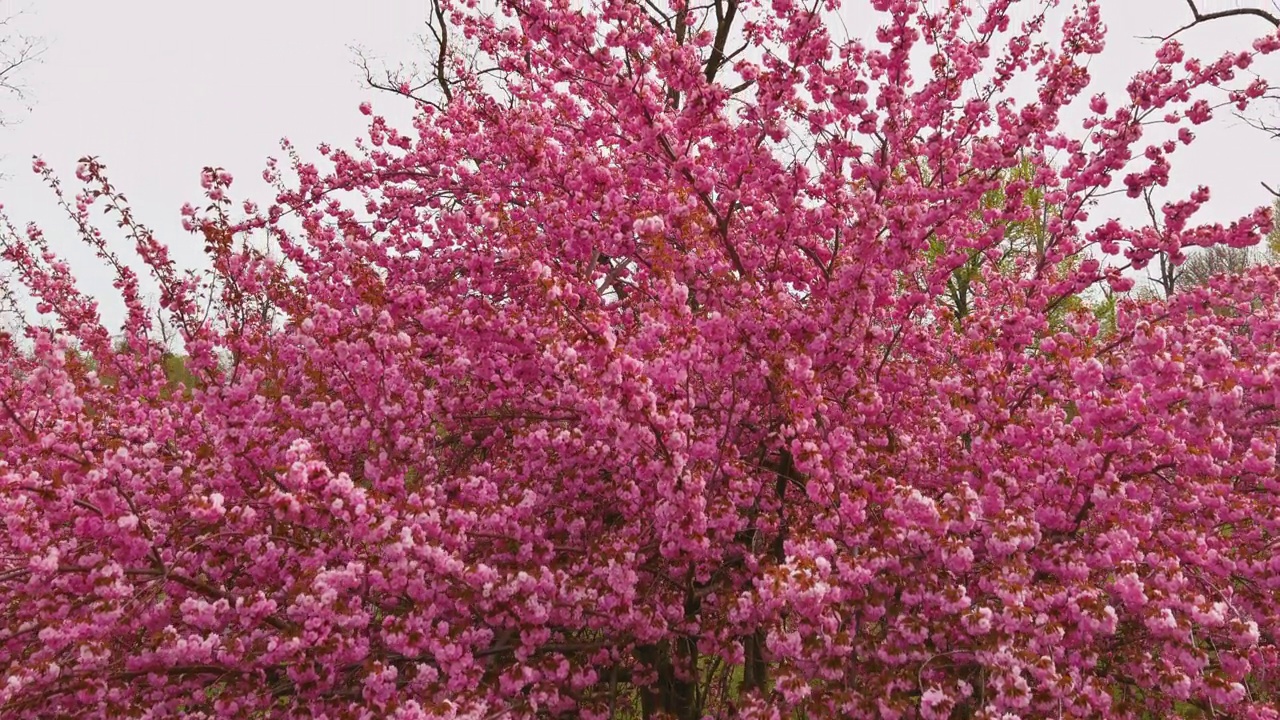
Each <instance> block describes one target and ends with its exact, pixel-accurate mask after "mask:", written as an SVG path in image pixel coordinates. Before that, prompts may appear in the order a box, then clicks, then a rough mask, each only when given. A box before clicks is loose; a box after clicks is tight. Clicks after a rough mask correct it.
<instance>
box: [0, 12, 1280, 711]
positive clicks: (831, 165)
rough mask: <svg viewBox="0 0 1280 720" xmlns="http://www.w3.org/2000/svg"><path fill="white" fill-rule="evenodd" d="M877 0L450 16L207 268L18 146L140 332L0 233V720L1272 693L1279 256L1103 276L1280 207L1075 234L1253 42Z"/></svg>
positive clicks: (1245, 700) (82, 178) (189, 215)
mask: <svg viewBox="0 0 1280 720" xmlns="http://www.w3.org/2000/svg"><path fill="white" fill-rule="evenodd" d="M871 5H872V7H870V8H863V7H857V8H843V9H842V8H840V7H838V6H837V5H836V4H835V3H827V4H799V3H795V2H792V1H791V0H775V1H774V2H772V3H768V4H760V3H754V2H748V1H746V0H712V2H710V3H704V4H700V5H698V4H674V5H669V6H661V5H657V4H651V3H648V2H645V3H637V2H630V1H627V0H599V1H593V2H590V3H588V4H585V5H579V4H571V3H569V2H565V1H563V0H550V1H548V0H502V1H501V2H499V3H498V4H497V7H496V9H493V8H486V7H483V6H481V5H478V4H475V3H455V2H444V1H443V0H442V2H441V3H440V4H439V5H438V8H439V14H440V16H439V18H438V20H439V22H440V23H444V24H445V25H437V26H436V27H445V26H446V25H447V28H448V30H447V37H449V38H452V40H451V41H450V42H451V44H450V45H449V47H446V48H442V49H441V52H440V55H439V58H438V62H437V64H436V65H435V66H434V67H435V68H436V72H435V74H433V76H432V77H434V78H435V79H436V80H437V81H438V82H439V83H443V86H442V87H440V88H434V89H433V87H425V88H419V89H417V90H414V89H413V88H408V89H407V90H406V92H415V93H419V94H420V95H421V98H422V99H423V100H424V102H423V103H422V107H421V112H420V114H419V115H418V117H417V119H416V120H415V122H414V124H413V127H412V128H395V127H392V126H390V124H389V123H388V122H387V121H385V120H384V119H383V118H381V117H379V116H377V115H373V109H372V108H371V107H370V106H367V105H366V106H364V107H363V108H362V110H363V112H365V113H366V114H369V115H370V116H371V120H370V125H369V131H368V135H367V137H365V138H364V139H362V140H361V141H359V142H357V143H356V144H355V145H354V146H353V147H351V148H347V149H341V148H336V147H329V146H322V147H321V148H320V149H319V153H320V156H321V157H322V158H323V160H322V161H319V162H310V161H308V160H306V159H305V158H303V157H302V155H301V154H300V153H298V152H296V151H295V150H294V149H293V148H292V147H288V150H289V153H290V157H291V161H290V162H287V163H274V162H273V163H272V164H270V165H269V167H268V169H267V171H266V176H267V178H268V179H269V180H270V181H272V182H274V183H276V186H277V188H278V193H277V195H276V197H275V198H274V199H273V200H272V201H270V202H269V203H266V204H263V205H255V204H253V203H251V202H236V201H233V199H232V196H231V195H230V189H229V188H230V186H231V176H230V175H229V174H228V173H226V172H225V171H222V170H219V169H216V168H209V169H206V170H205V171H204V174H203V176H202V177H203V182H204V186H205V188H206V191H207V196H208V197H207V201H206V202H205V203H202V206H201V207H195V206H189V207H187V208H185V209H184V218H185V220H186V223H187V226H188V228H189V229H190V230H191V231H192V232H193V233H194V236H195V237H197V238H199V239H200V241H202V242H203V243H204V246H205V249H206V251H207V253H208V257H209V270H208V272H206V273H201V272H198V271H185V270H183V269H181V268H178V267H176V266H175V264H174V262H173V261H172V260H171V259H170V258H169V255H168V252H167V249H166V246H165V245H164V244H163V243H161V242H160V241H159V240H158V239H157V238H155V237H154V235H153V234H152V233H151V232H150V231H149V230H148V229H147V228H146V227H145V226H143V225H141V224H140V222H139V221H138V220H137V219H136V218H135V217H134V216H133V214H132V213H131V211H130V210H129V207H128V204H127V203H126V202H125V200H124V198H123V197H122V196H121V195H120V193H119V192H118V191H117V190H116V189H115V188H114V187H113V186H112V185H111V184H110V183H109V182H108V181H107V179H106V175H105V173H104V168H103V166H102V164H101V163H100V162H99V161H98V160H97V159H94V158H86V159H85V160H84V161H83V162H82V164H81V166H80V168H79V170H78V173H77V175H78V180H79V182H80V187H79V189H78V190H76V191H74V192H72V191H64V189H63V186H62V185H61V184H60V183H59V181H58V180H57V178H56V177H55V175H54V174H53V173H52V171H51V170H50V169H49V168H48V167H46V166H45V165H44V164H43V163H42V162H40V161H37V162H36V166H35V170H36V171H37V172H40V173H43V174H44V175H45V177H46V178H47V179H48V181H49V182H50V184H51V186H52V188H53V190H54V191H55V192H57V193H58V196H59V198H61V199H62V201H63V203H64V207H65V208H66V210H67V213H68V216H69V218H70V220H71V224H72V226H73V227H75V228H76V229H77V230H78V232H79V235H80V236H81V238H82V239H83V240H84V242H85V243H86V246H87V247H88V248H90V249H91V250H92V251H93V252H96V253H97V254H98V255H99V256H100V257H101V259H102V261H103V262H104V263H106V264H107V265H108V266H110V267H112V268H114V269H115V271H116V273H117V283H116V285H117V287H118V289H119V292H120V294H121V296H122V297H123V299H124V302H125V306H126V308H127V319H126V321H125V324H124V328H123V342H122V344H119V345H118V344H116V343H115V342H114V341H113V338H112V336H111V334H110V333H109V332H108V330H107V329H106V328H105V327H104V326H103V323H102V321H101V318H100V315H99V312H98V306H97V302H96V301H95V300H94V299H93V298H91V297H89V296H87V295H85V294H84V293H82V292H80V291H79V290H77V289H76V287H75V282H74V278H73V277H72V276H71V274H70V271H69V270H68V268H67V266H66V265H65V264H64V263H63V262H62V261H61V260H60V259H59V258H58V257H57V256H56V255H55V254H54V253H52V252H50V249H49V244H48V242H47V240H46V239H45V236H44V234H43V232H42V231H41V230H40V229H38V228H34V227H28V228H19V227H17V226H15V225H14V224H13V223H12V222H10V221H5V227H6V228H7V229H6V230H5V231H4V232H3V233H0V253H2V257H3V258H4V260H5V261H6V262H7V264H8V266H9V267H10V268H11V270H12V272H13V276H14V277H15V278H17V279H18V280H20V281H21V283H22V286H23V287H24V288H25V291H26V292H27V293H29V295H30V296H31V299H32V300H33V301H34V302H35V303H36V305H37V307H36V309H37V311H38V312H39V313H40V314H41V317H40V318H35V319H33V320H32V321H31V322H29V323H28V324H27V326H26V328H25V330H24V333H25V334H24V335H20V336H5V337H4V338H3V342H2V343H0V361H2V363H3V367H4V371H3V372H0V510H2V512H3V518H4V523H5V533H3V535H0V667H3V668H4V681H3V683H0V715H3V716H4V717H13V718H34V717H50V716H63V715H68V716H99V717H165V716H175V715H182V716H189V717H209V718H215V717H225V718H230V717H296V718H304V717H305V718H311V717H328V718H372V717H402V718H410V717H434V718H464V717H465V718H498V717H586V718H611V717H612V718H625V717H644V718H658V717H668V718H700V717H706V716H711V717H726V718H729V717H733V718H783V717H786V718H801V717H808V718H814V717H884V718H926V719H933V718H947V717H959V718H1016V717H1027V718H1032V717H1062V718H1067V717H1074V718H1086V717H1088V718H1094V717H1105V718H1138V717H1168V716H1173V715H1183V716H1188V717H1239V718H1259V719H1261V718H1277V717H1280V712H1278V711H1277V703H1278V702H1280V697H1278V695H1277V693H1278V692H1280V689H1278V688H1280V686H1278V684H1277V683H1280V676H1278V673H1280V646H1278V645H1277V633H1278V632H1280V603H1277V602H1276V597H1277V592H1278V591H1280V513H1277V506H1278V500H1280V475H1277V470H1276V465H1275V459H1276V444H1277V425H1278V423H1280V409H1278V405H1280V273H1277V271H1276V270H1274V269H1272V268H1266V267H1260V268H1253V269H1250V270H1248V271H1247V272H1244V273H1241V274H1239V275H1237V276H1234V277H1230V278H1220V279H1218V280H1214V281H1211V282H1210V284H1209V285H1208V286H1206V287H1200V288H1189V289H1187V290H1185V291H1181V292H1178V293H1176V294H1174V295H1172V296H1170V297H1169V298H1167V299H1164V298H1160V299H1151V300H1134V299H1125V298H1124V297H1123V296H1124V293H1125V292H1126V291H1127V290H1129V289H1130V288H1131V287H1132V285H1133V279H1132V278H1133V277H1134V275H1135V273H1136V272H1139V271H1142V270H1143V269H1144V268H1145V267H1146V266H1147V265H1148V264H1149V263H1151V262H1152V261H1153V260H1155V259H1156V258H1158V257H1161V256H1162V255H1161V254H1162V253H1163V257H1168V258H1173V259H1175V261H1177V260H1180V259H1181V258H1182V257H1183V256H1184V255H1183V251H1184V249H1186V250H1189V249H1190V248H1194V247H1218V246H1226V247H1247V246H1250V245H1252V244H1255V243H1257V242H1258V241H1259V239H1260V237H1261V236H1262V235H1265V233H1266V232H1267V231H1268V230H1269V228H1270V225H1271V214H1270V210H1269V209H1268V208H1259V209H1258V210H1257V211H1256V212H1253V213H1251V214H1249V215H1248V216H1246V217H1242V218H1240V219H1239V220H1237V221H1235V222H1231V223H1227V224H1220V223H1211V222H1199V221H1197V220H1196V215H1197V213H1198V212H1199V211H1200V210H1201V209H1202V207H1203V206H1204V204H1205V203H1206V202H1207V201H1208V198H1209V191H1208V190H1207V189H1205V188H1200V189H1197V190H1196V191H1195V192H1193V193H1192V194H1191V195H1190V196H1189V197H1186V198H1180V199H1179V198H1175V199H1171V200H1168V201H1166V202H1164V203H1162V204H1153V206H1152V207H1153V208H1154V212H1155V213H1156V216H1157V219H1158V222H1157V223H1153V224H1152V225H1150V226H1146V225H1131V224H1127V223H1124V222H1121V221H1120V220H1117V219H1106V218H1102V217H1094V216H1092V214H1096V213H1097V207H1096V202H1097V200H1098V199H1099V198H1100V197H1101V196H1102V195H1104V194H1108V193H1119V194H1120V195H1125V196H1127V197H1129V198H1131V199H1132V200H1133V201H1134V202H1135V203H1142V202H1145V201H1144V199H1143V198H1144V197H1148V191H1150V190H1153V189H1155V188H1163V187H1165V185H1166V183H1167V182H1168V179H1169V175H1170V172H1171V160H1170V158H1171V156H1172V155H1174V154H1176V151H1177V150H1178V149H1179V148H1180V147H1182V146H1183V145H1186V144H1189V143H1192V142H1194V141H1195V134H1194V131H1193V128H1194V127H1195V126H1197V125H1200V124H1203V123H1205V122H1209V121H1211V120H1212V116H1213V114H1214V112H1215V110H1217V109H1219V108H1220V107H1221V104H1222V103H1223V102H1224V101H1223V98H1226V101H1225V102H1226V103H1227V104H1229V105H1233V106H1237V107H1246V106H1247V105H1248V104H1249V102H1250V101H1251V100H1253V99H1255V98H1257V97H1260V96H1262V95H1264V94H1265V93H1266V92H1267V90H1268V88H1267V87H1266V86H1265V84H1264V83H1261V82H1257V81H1251V82H1245V81H1241V80H1240V79H1239V78H1238V77H1237V76H1238V73H1239V72H1240V71H1241V70H1242V69H1244V68H1247V67H1249V65H1250V64H1251V63H1252V62H1253V61H1254V60H1255V58H1256V57H1257V56H1258V55H1260V54H1265V53H1271V52H1274V51H1275V50H1277V49H1280V37H1278V36H1276V35H1267V36H1264V37H1261V38H1260V39H1259V40H1258V41H1257V42H1256V43H1255V44H1254V45H1253V46H1252V47H1248V48H1243V49H1241V50H1238V51H1234V52H1231V53H1228V54H1226V55H1224V56H1222V57H1219V58H1214V59H1206V60H1200V59H1193V58H1190V57H1186V56H1184V52H1183V50H1182V48H1181V47H1180V45H1179V44H1178V43H1177V41H1176V39H1175V40H1170V41H1168V42H1166V43H1164V44H1163V45H1161V46H1160V47H1159V49H1158V50H1157V51H1156V52H1155V56H1154V57H1153V59H1152V64H1151V66H1150V68H1149V69H1148V70H1146V71H1143V72H1141V73H1139V74H1138V75H1137V76H1136V77H1134V78H1133V80H1132V82H1131V83H1130V84H1129V85H1128V87H1127V90H1126V92H1125V93H1124V94H1123V95H1122V96H1113V97H1107V96H1104V95H1101V94H1092V95H1090V94H1088V92H1087V91H1088V87H1089V83H1090V75H1091V71H1090V59H1091V58H1092V57H1093V56H1094V55H1096V54H1097V53H1098V52H1100V51H1101V49H1102V47H1103V43H1104V36H1105V33H1104V25H1103V14H1102V9H1101V7H1100V4H1099V3H1097V2H1088V1H1084V2H1080V3H1079V4H1078V5H1076V6H1075V7H1073V8H1059V7H1056V4H1055V3H1053V2H1031V1H1030V0H1024V1H1022V2H1017V1H1015V0H989V1H988V2H984V3H975V2H964V1H961V0H950V1H949V2H945V3H939V2H924V1H923V0H874V1H873V2H872V3H871ZM854 11H856V12H857V14H858V16H857V24H858V26H859V27H867V28H874V30H873V31H872V32H870V33H869V34H868V35H869V36H868V37H856V36H854V35H852V34H850V33H849V32H848V31H847V30H846V29H845V28H846V26H847V23H845V22H842V20H841V17H842V16H841V13H842V12H854ZM1049 28H1054V30H1053V31H1052V32H1050V31H1049V30H1048V29H1049ZM1028 86H1030V90H1029V91H1025V90H1023V89H1021V88H1026V87H1028ZM445 89H447V92H444V90H445ZM1068 110H1071V111H1073V112H1077V114H1083V116H1084V118H1085V119H1084V120H1083V123H1080V122H1078V121H1073V122H1068V121H1067V120H1066V119H1065V118H1066V117H1067V111H1068ZM1113 188H1114V189H1113ZM99 210H102V211H105V212H107V213H108V215H107V217H109V218H111V219H112V220H113V221H114V222H115V223H117V224H118V228H119V229H120V230H121V231H122V232H123V235H124V236H125V237H127V238H129V240H130V245H131V250H132V252H133V253H134V254H135V255H136V256H137V259H136V260H131V259H128V258H125V257H123V256H122V255H121V254H120V253H121V250H118V249H116V247H115V245H114V244H113V243H112V241H110V240H109V238H110V237H111V233H109V232H104V231H100V230H99V229H98V227H97V226H96V225H95V224H94V219H95V214H96V213H98V211H99ZM1011 245H1016V246H1017V251H1016V252H1010V246H1011ZM139 262H140V263H142V264H143V265H145V267H146V271H147V272H148V273H149V274H150V276H151V278H152V280H153V281H154V283H155V284H156V286H157V287H159V289H160V295H159V308H158V310H157V309H156V308H151V307H149V306H148V305H147V304H146V303H145V302H144V301H143V300H142V291H141V290H140V282H141V281H140V277H139V274H138V272H137V271H136V270H135V267H140V266H138V263H139ZM957 272H962V273H963V278H964V284H965V291H964V301H963V310H961V309H960V305H959V304H958V303H957V302H956V299H955V298H956V295H955V287H956V284H955V280H956V278H957V277H958V276H957ZM1097 288H1102V289H1105V290H1106V291H1107V292H1109V293H1112V294H1113V297H1118V298H1120V299H1119V300H1118V301H1117V302H1116V308H1115V313H1114V316H1113V317H1112V318H1111V321H1110V323H1109V325H1110V326H1109V327H1107V328H1105V329H1104V328H1102V327H1100V324H1099V321H1098V320H1097V319H1096V318H1095V317H1094V314H1093V313H1092V312H1091V311H1090V310H1089V309H1088V308H1087V307H1085V306H1084V305H1083V304H1081V303H1080V302H1079V298H1080V297H1081V296H1082V294H1085V293H1088V292H1090V291H1092V290H1094V289H1097ZM157 312H158V314H157ZM161 320H163V322H164V328H162V327H161ZM166 329H167V330H166ZM166 333H174V334H176V337H177V338H178V339H179V342H180V345H181V350H180V352H181V354H182V355H183V357H184V358H185V360H184V363H183V366H182V376H181V377H180V378H178V377H175V373H174V372H173V371H172V368H171V367H168V370H169V371H168V372H166V369H167V366H168V363H167V359H168V357H169V356H168V355H167V353H169V352H170V351H171V350H172V349H173V348H170V347H168V346H166V344H165V343H164V342H161V340H160V338H161V337H162V336H164V335H165V334H166Z"/></svg>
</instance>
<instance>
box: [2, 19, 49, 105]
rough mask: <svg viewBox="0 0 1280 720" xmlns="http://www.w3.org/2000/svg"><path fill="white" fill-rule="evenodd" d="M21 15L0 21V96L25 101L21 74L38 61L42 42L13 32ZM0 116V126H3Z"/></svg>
mask: <svg viewBox="0 0 1280 720" xmlns="http://www.w3.org/2000/svg"><path fill="white" fill-rule="evenodd" d="M21 16H22V13H20V12H19V13H14V14H13V15H8V16H6V17H4V18H3V19H0V95H8V96H10V97H14V98H17V99H18V100H25V99H26V98H27V89H26V87H25V86H24V85H23V84H22V83H21V80H20V79H19V76H20V74H21V72H22V71H23V70H25V69H27V68H29V67H30V66H31V65H33V64H35V63H37V62H39V61H40V56H41V55H43V54H44V51H45V44H44V41H43V40H42V39H40V38H37V37H31V36H29V35H23V34H21V33H18V32H16V31H15V30H14V24H15V22H16V21H17V19H18V18H19V17H21ZM5 124H6V123H5V118H4V115H3V114H0V126H3V125H5Z"/></svg>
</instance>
